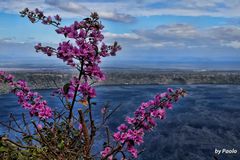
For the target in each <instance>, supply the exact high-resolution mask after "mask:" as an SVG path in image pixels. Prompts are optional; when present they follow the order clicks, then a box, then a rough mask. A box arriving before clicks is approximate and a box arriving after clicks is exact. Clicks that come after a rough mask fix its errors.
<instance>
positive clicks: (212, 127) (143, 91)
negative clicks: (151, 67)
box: [0, 85, 240, 160]
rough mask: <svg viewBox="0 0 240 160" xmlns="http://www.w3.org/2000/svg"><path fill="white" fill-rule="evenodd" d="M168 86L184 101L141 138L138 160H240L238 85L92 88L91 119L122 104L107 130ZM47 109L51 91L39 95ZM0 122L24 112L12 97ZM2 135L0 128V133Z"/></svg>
mask: <svg viewBox="0 0 240 160" xmlns="http://www.w3.org/2000/svg"><path fill="white" fill-rule="evenodd" d="M168 87H172V88H179V87H181V88H184V89H186V90H187V91H188V96H187V97H185V98H183V99H181V100H180V102H179V103H177V104H175V106H174V109H173V110H168V112H167V118H166V119H165V120H163V121H160V122H159V123H158V126H157V128H156V129H155V130H154V131H153V132H149V133H147V134H146V136H145V141H146V143H145V144H144V145H142V148H145V152H143V154H142V155H141V158H140V159H142V160H162V159H163V160H213V159H214V158H213V156H216V157H217V158H218V159H219V160H239V159H240V154H239V152H240V116H239V115H240V85H168V86H164V85H163V86H159V85H129V86H99V87H97V99H95V101H96V102H97V106H96V108H95V110H94V112H95V114H94V116H95V118H96V119H100V118H101V117H100V108H101V106H103V105H104V103H107V102H109V103H110V104H111V106H116V105H118V104H122V105H121V107H120V108H119V110H118V111H117V112H116V113H115V114H114V115H113V116H112V117H111V119H110V122H109V125H110V126H111V128H112V129H114V128H116V127H117V126H118V125H119V124H120V123H121V122H123V120H124V118H125V116H126V115H132V114H133V112H134V110H135V109H136V108H137V107H138V106H139V104H140V103H141V102H143V101H147V100H149V99H152V98H153V96H154V95H155V94H156V93H159V92H164V91H166V89H167V88H168ZM39 92H40V93H41V94H42V95H43V97H44V98H45V99H47V100H48V102H49V105H50V106H54V107H58V105H60V103H59V101H58V100H57V99H55V98H54V97H52V96H50V93H51V90H40V91H39ZM0 104H1V105H0V120H1V121H6V120H7V119H8V115H9V114H10V113H14V114H15V115H17V116H20V115H21V112H22V111H23V110H22V108H21V107H19V105H18V104H17V100H16V97H15V96H14V95H12V94H7V95H0ZM4 131H5V130H4V129H3V128H2V129H1V132H2V133H3V132H4ZM215 149H218V150H222V149H235V150H237V152H238V153H237V154H220V155H216V154H215Z"/></svg>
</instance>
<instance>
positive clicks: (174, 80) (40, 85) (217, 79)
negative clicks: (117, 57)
mask: <svg viewBox="0 0 240 160" xmlns="http://www.w3.org/2000/svg"><path fill="white" fill-rule="evenodd" d="M10 73H12V74H14V75H15V77H16V79H23V80H26V81H27V82H28V83H29V85H30V86H31V87H32V88H33V89H50V88H57V87H62V86H63V85H64V84H65V83H67V82H68V80H69V79H70V78H71V77H72V75H74V74H75V73H74V72H72V71H70V70H68V69H66V70H62V71H56V70H35V69H32V70H29V69H28V70H15V71H13V70H10ZM105 73H106V77H107V78H106V80H105V81H103V82H100V83H98V84H97V85H130V84H134V85H135V84H139V85H142V84H240V71H203V70H202V71H201V70H200V71H190V70H159V69H141V70H139V69H114V70H113V69H105ZM5 90H6V89H5ZM2 92H3V89H2Z"/></svg>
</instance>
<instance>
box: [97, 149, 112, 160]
mask: <svg viewBox="0 0 240 160" xmlns="http://www.w3.org/2000/svg"><path fill="white" fill-rule="evenodd" d="M111 150H112V149H111V148H110V147H105V148H104V150H103V151H102V152H100V154H101V156H102V157H103V158H105V157H106V156H107V155H108V154H109V153H110V152H111ZM112 157H113V156H112V155H110V156H109V157H108V160H112Z"/></svg>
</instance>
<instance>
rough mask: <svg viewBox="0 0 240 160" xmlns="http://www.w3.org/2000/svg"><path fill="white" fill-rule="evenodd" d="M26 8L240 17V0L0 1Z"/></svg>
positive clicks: (9, 7) (11, 8)
mask: <svg viewBox="0 0 240 160" xmlns="http://www.w3.org/2000/svg"><path fill="white" fill-rule="evenodd" d="M25 7H30V8H36V7H37V8H41V9H44V10H45V11H46V13H54V14H56V13H60V14H61V15H63V16H64V17H71V18H73V17H74V18H75V17H79V16H88V15H89V13H90V12H93V11H97V12H98V13H99V14H100V16H102V18H105V19H108V20H113V21H119V22H132V21H134V20H135V18H134V17H137V16H155V15H177V16H213V17H240V15H239V10H240V1H239V0H228V1H226V0H201V1H200V0H172V1H167V0H149V1H147V0H133V1H127V0H122V1H116V2H104V1H101V2H99V1H88V2H87V1H77V0H70V1H65V0H45V1H44V0H38V1H35V0H1V1H0V10H2V11H5V12H8V13H17V12H19V11H20V10H21V9H23V8H25Z"/></svg>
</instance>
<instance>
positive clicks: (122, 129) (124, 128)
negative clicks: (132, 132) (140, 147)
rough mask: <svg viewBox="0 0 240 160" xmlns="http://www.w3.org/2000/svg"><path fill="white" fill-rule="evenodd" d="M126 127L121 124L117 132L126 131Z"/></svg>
mask: <svg viewBox="0 0 240 160" xmlns="http://www.w3.org/2000/svg"><path fill="white" fill-rule="evenodd" d="M127 128H128V127H127V126H126V125H125V124H121V125H120V126H119V127H118V128H117V129H118V130H119V131H122V132H125V131H126V130H127Z"/></svg>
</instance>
